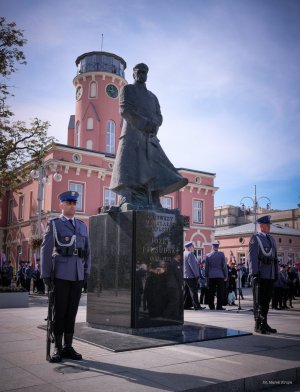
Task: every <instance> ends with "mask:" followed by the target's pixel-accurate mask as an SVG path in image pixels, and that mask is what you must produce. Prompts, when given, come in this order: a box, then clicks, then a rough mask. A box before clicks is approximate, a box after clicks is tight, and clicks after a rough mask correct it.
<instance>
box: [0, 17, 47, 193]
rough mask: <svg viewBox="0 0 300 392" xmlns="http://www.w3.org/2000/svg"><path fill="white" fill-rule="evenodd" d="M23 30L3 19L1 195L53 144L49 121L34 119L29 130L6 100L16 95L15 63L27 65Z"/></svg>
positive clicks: (0, 25)
mask: <svg viewBox="0 0 300 392" xmlns="http://www.w3.org/2000/svg"><path fill="white" fill-rule="evenodd" d="M26 42H27V41H26V39H25V38H24V37H23V31H22V30H18V29H17V28H16V24H15V23H14V22H11V23H7V22H6V19H5V18H3V17H0V75H1V82H0V196H2V195H3V194H4V193H5V191H6V190H8V189H17V188H18V186H19V185H20V184H21V183H22V182H23V181H24V179H25V178H26V177H27V175H28V174H29V172H30V170H32V169H33V168H36V167H37V166H38V165H39V164H40V163H41V161H42V159H43V154H44V151H45V146H49V145H51V144H53V142H54V138H53V137H49V136H47V131H48V128H49V126H50V124H49V122H48V121H41V120H39V119H38V118H35V119H34V120H32V121H31V124H30V127H27V126H26V124H25V123H24V122H23V121H16V122H12V121H11V118H12V116H13V113H12V112H11V111H10V108H9V107H8V106H7V105H6V99H7V97H8V96H9V95H13V94H12V93H11V92H10V91H9V88H10V87H11V86H8V84H7V78H8V76H9V75H11V74H13V73H14V72H16V71H17V68H16V63H20V64H26V60H25V55H24V52H23V51H22V49H21V48H22V47H23V46H24V45H25V44H26Z"/></svg>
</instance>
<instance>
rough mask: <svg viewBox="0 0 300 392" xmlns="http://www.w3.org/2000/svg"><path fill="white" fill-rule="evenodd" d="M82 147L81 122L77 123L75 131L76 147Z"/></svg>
mask: <svg viewBox="0 0 300 392" xmlns="http://www.w3.org/2000/svg"><path fill="white" fill-rule="evenodd" d="M79 145H80V122H79V121H77V123H76V131H75V147H79Z"/></svg>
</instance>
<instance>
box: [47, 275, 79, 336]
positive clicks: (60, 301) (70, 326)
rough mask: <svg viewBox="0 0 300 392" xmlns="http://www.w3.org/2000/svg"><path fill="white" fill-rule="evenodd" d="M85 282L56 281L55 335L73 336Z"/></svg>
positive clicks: (56, 279)
mask: <svg viewBox="0 0 300 392" xmlns="http://www.w3.org/2000/svg"><path fill="white" fill-rule="evenodd" d="M82 286H83V280H77V281H71V280H64V279H58V278H55V279H54V308H53V332H54V335H56V336H57V335H63V333H67V334H73V333H74V327H75V319H76V315H77V311H78V306H79V301H80V297H81V291H82Z"/></svg>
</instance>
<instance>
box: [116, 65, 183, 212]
mask: <svg viewBox="0 0 300 392" xmlns="http://www.w3.org/2000/svg"><path fill="white" fill-rule="evenodd" d="M148 71H149V68H148V67H147V65H146V64H143V63H141V64H137V65H136V66H135V67H134V68H133V78H134V83H133V84H128V85H126V86H124V88H123V90H122V92H121V95H120V113H121V115H122V117H123V120H124V121H123V128H122V132H121V136H120V141H119V146H118V151H117V155H116V160H115V164H114V169H113V173H112V179H111V183H110V189H111V190H112V191H114V192H116V193H118V194H120V195H121V196H122V200H121V203H120V206H121V209H122V210H124V211H126V210H134V209H139V208H153V209H157V208H162V206H161V204H160V199H159V198H160V196H163V195H166V194H169V193H172V192H175V191H177V190H178V189H180V188H182V187H183V186H185V185H186V184H187V183H188V180H187V179H186V178H184V177H182V176H181V175H180V174H179V173H178V172H177V170H176V169H175V167H174V166H173V165H172V163H171V162H170V161H169V159H168V158H167V156H166V154H165V153H164V151H163V149H162V148H161V146H160V143H159V140H158V138H157V132H158V129H159V127H160V126H161V124H162V120H163V119H162V115H161V112H160V106H159V102H158V99H157V98H156V96H155V95H154V94H153V93H152V92H151V91H149V90H147V87H146V84H145V82H146V80H147V74H148Z"/></svg>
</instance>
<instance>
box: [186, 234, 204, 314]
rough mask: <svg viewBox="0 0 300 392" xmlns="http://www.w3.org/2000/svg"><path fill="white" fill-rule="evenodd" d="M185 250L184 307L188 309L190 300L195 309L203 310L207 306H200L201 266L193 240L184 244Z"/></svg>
mask: <svg viewBox="0 0 300 392" xmlns="http://www.w3.org/2000/svg"><path fill="white" fill-rule="evenodd" d="M184 247H185V251H184V254H183V280H184V297H183V305H184V309H188V308H189V305H190V302H191V303H192V304H193V307H194V310H202V309H205V307H202V306H200V303H199V299H198V283H199V275H200V268H199V265H198V261H197V259H196V256H195V254H194V245H193V243H192V242H191V241H189V242H186V243H185V244H184Z"/></svg>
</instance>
